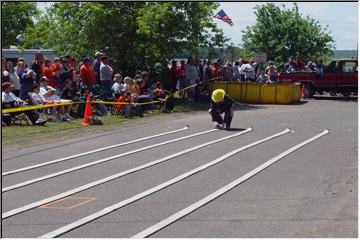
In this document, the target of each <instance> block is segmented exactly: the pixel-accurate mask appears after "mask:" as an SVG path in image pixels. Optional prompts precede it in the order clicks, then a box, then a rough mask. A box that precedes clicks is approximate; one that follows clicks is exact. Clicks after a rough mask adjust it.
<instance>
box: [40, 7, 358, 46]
mask: <svg viewBox="0 0 360 240" xmlns="http://www.w3.org/2000/svg"><path fill="white" fill-rule="evenodd" d="M265 3H266V2H265ZM265 3H264V2H220V7H219V8H218V10H220V9H223V10H224V11H225V12H226V14H227V15H228V16H229V17H230V18H231V19H232V21H233V23H234V25H233V26H232V27H231V26H230V25H228V24H226V23H224V22H222V21H220V20H218V19H214V21H215V22H216V23H217V24H218V26H219V27H220V28H221V29H223V30H224V33H225V35H226V36H227V37H229V38H231V40H230V41H231V42H233V43H234V44H235V45H238V44H240V43H241V38H242V30H244V29H245V28H246V26H252V25H254V24H255V22H256V17H255V14H254V7H255V6H256V5H261V4H265ZM274 3H275V4H276V5H279V6H280V5H281V4H285V6H286V7H289V8H291V7H292V4H293V3H291V2H284V3H276V2H274ZM297 4H298V6H299V11H300V13H302V14H303V16H307V15H309V16H310V17H312V18H314V19H316V20H318V21H319V23H320V24H321V25H322V26H324V27H325V26H326V25H329V30H330V31H331V34H332V36H333V37H334V39H335V46H336V49H337V50H355V49H356V47H357V42H358V28H359V23H358V22H359V19H358V17H359V16H358V3H357V2H298V3H297ZM38 6H39V7H40V8H41V9H44V8H45V6H46V7H48V6H51V3H49V2H48V3H46V2H40V3H38ZM215 13H217V11H216V12H214V14H215Z"/></svg>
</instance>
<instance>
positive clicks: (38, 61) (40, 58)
mask: <svg viewBox="0 0 360 240" xmlns="http://www.w3.org/2000/svg"><path fill="white" fill-rule="evenodd" d="M43 64H44V55H43V54H42V53H41V52H37V53H35V57H34V62H32V64H31V67H30V68H31V69H32V70H33V71H34V72H35V74H36V79H35V80H36V82H37V83H39V80H40V78H41V77H42V68H43Z"/></svg>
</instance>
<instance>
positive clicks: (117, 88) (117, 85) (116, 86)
mask: <svg viewBox="0 0 360 240" xmlns="http://www.w3.org/2000/svg"><path fill="white" fill-rule="evenodd" d="M111 89H112V90H113V91H114V93H115V94H116V93H119V92H120V90H121V89H124V85H123V84H122V83H118V82H115V83H114V84H113V85H112V87H111Z"/></svg>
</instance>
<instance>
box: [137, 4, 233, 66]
mask: <svg viewBox="0 0 360 240" xmlns="http://www.w3.org/2000/svg"><path fill="white" fill-rule="evenodd" d="M218 6H219V4H218V3H201V2H166V3H157V2H151V3H147V4H146V6H144V7H142V8H141V9H139V12H138V13H139V16H138V18H137V23H138V26H139V28H138V30H137V32H138V34H139V35H141V39H142V42H141V45H140V47H141V49H142V52H143V53H144V54H145V56H146V57H147V59H148V61H151V60H153V61H158V62H161V61H163V60H165V59H166V58H168V59H169V58H171V57H173V56H175V55H178V54H179V53H181V52H183V50H187V52H191V53H195V54H199V51H198V50H199V49H200V48H199V47H205V46H210V45H211V46H213V47H216V46H222V45H223V44H224V43H225V42H226V41H227V39H226V38H225V37H224V35H223V32H222V30H221V29H218V28H217V27H216V24H215V23H214V22H213V20H212V15H213V11H214V10H215V9H216V8H217V7H218ZM150 64H151V65H152V63H150Z"/></svg>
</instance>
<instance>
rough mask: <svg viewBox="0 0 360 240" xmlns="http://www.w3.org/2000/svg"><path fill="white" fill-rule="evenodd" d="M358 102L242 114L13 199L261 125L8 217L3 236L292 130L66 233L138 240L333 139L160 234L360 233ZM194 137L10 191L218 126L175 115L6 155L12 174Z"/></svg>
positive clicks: (11, 204)
mask: <svg viewBox="0 0 360 240" xmlns="http://www.w3.org/2000/svg"><path fill="white" fill-rule="evenodd" d="M357 113H358V106H357V102H356V101H344V100H331V99H321V98H318V99H316V100H309V101H307V102H304V103H302V104H298V105H241V106H237V110H236V112H235V117H234V120H233V124H232V127H233V128H236V129H234V131H214V132H210V133H207V134H203V135H200V136H195V137H193V138H189V139H184V140H180V141H177V142H174V143H170V144H166V145H163V146H158V147H154V148H151V149H147V150H144V151H141V152H137V153H133V154H130V155H127V156H123V157H119V158H115V159H112V160H111V161H108V162H104V163H101V164H98V165H94V166H89V167H87V168H83V169H79V170H77V171H74V172H71V173H66V174H64V175H60V176H56V177H53V178H49V179H46V180H44V181H40V182H37V183H33V184H30V185H28V186H24V187H20V188H18V189H14V190H10V191H7V192H3V193H2V213H3V214H4V213H6V212H8V211H10V210H13V209H17V208H20V207H23V206H25V205H27V204H30V203H33V202H36V201H39V200H42V199H45V198H48V197H50V196H54V195H57V194H60V193H63V192H66V191H68V190H70V189H74V188H77V187H80V186H82V185H85V184H88V183H90V182H93V181H96V180H99V179H103V178H105V177H108V176H110V175H113V174H116V173H119V172H122V171H125V170H128V169H131V168H134V167H137V166H140V165H143V164H146V163H149V162H152V161H155V160H158V159H160V158H164V157H166V156H168V155H170V154H174V153H177V152H180V151H183V150H185V149H189V148H191V147H194V146H198V145H200V144H203V143H206V142H209V141H212V140H216V139H219V138H221V137H225V136H229V135H232V134H235V133H238V132H240V131H242V129H246V128H248V127H249V126H252V127H253V131H251V132H249V133H246V134H244V135H240V136H237V137H234V138H232V139H228V140H223V141H221V142H218V143H215V144H212V145H209V146H206V147H204V148H201V149H198V150H195V151H192V152H190V153H186V154H184V155H181V156H178V157H175V158H173V159H169V160H168V161H166V162H162V163H159V164H157V165H154V166H151V167H149V168H146V169H142V170H140V171H137V172H134V173H130V174H128V175H126V176H122V177H119V178H116V179H113V180H111V181H109V182H106V183H103V184H100V185H98V186H94V187H92V188H89V189H86V190H84V191H81V192H79V193H76V194H73V195H71V196H69V197H66V198H63V199H60V200H58V201H56V202H53V203H50V204H45V205H42V206H41V207H36V208H33V209H31V210H28V211H25V212H22V213H19V214H17V215H14V216H10V217H7V218H5V219H2V237H5V238H18V237H21V238H34V237H39V236H42V235H44V234H46V233H49V232H52V231H54V230H56V229H59V228H61V227H63V226H65V225H68V224H70V223H73V222H75V221H77V220H79V219H81V218H84V217H86V216H89V215H91V214H93V213H96V212H98V211H100V210H102V209H104V208H107V207H109V206H111V205H114V204H116V203H118V202H121V201H123V200H126V199H128V198H131V197H133V196H134V195H137V194H139V193H143V192H144V191H146V190H148V189H150V188H153V187H155V186H157V185H159V184H162V183H164V182H167V181H168V180H170V179H172V178H174V177H177V176H179V175H181V174H183V173H185V172H188V171H191V170H193V169H195V168H197V167H199V166H201V165H203V164H206V163H208V162H210V161H212V160H214V159H217V158H219V157H221V156H223V155H225V154H227V153H228V152H230V151H232V150H234V149H238V148H240V147H242V146H245V145H247V144H251V143H253V142H255V141H257V140H261V139H264V138H265V137H268V136H271V135H273V134H275V133H278V132H281V131H282V130H284V129H286V128H290V129H291V130H292V132H290V133H287V134H284V135H282V136H280V137H277V138H275V139H272V140H269V141H267V142H264V143H261V144H259V145H256V146H253V147H251V148H249V149H246V150H244V151H241V152H239V153H237V154H235V155H233V156H231V157H229V158H227V159H225V160H223V161H222V162H220V163H218V164H216V165H214V166H211V167H209V168H207V169H204V170H203V171H200V172H198V173H195V174H193V175H191V176H188V177H186V178H185V179H183V180H181V181H179V182H177V183H175V184H173V185H171V186H169V187H167V188H164V189H162V190H160V191H158V192H155V193H152V194H150V195H148V196H146V197H144V198H142V199H140V200H138V201H135V202H132V203H130V204H129V205H127V206H124V207H122V208H120V209H118V210H116V211H113V212H111V213H109V214H107V215H105V216H103V217H100V218H97V219H95V220H93V221H91V222H89V223H86V224H85V225H83V226H81V227H77V228H75V229H73V230H71V231H69V232H67V233H64V234H62V235H60V237H64V238H83V237H85V238H103V237H111V238H129V237H131V236H134V235H136V234H137V233H139V232H141V231H143V230H145V229H147V228H149V227H151V226H153V225H154V224H156V223H158V222H159V221H162V220H164V219H166V218H168V217H169V216H171V215H173V214H175V213H177V212H179V211H181V210H183V209H184V208H186V207H188V206H190V205H191V204H193V203H195V202H197V201H198V200H200V199H202V198H204V197H206V196H208V195H209V194H211V193H213V192H215V191H216V190H218V189H220V188H222V187H223V186H225V185H227V184H228V183H230V182H232V181H234V180H235V179H237V178H239V177H241V176H243V175H244V174H247V173H249V172H250V171H251V170H253V169H254V168H257V167H258V166H260V165H262V164H263V163H265V162H266V161H268V160H270V159H272V158H273V157H275V156H277V155H279V154H280V153H282V152H284V151H286V150H288V149H289V148H291V147H293V146H295V145H297V144H299V143H301V142H303V141H305V140H307V139H309V138H311V137H313V136H315V135H317V134H318V133H321V132H322V131H323V130H324V129H329V130H330V133H329V134H327V135H325V136H323V137H321V138H319V139H317V140H315V141H314V142H311V143H309V144H308V145H306V146H304V147H302V148H300V149H298V150H297V151H295V152H293V153H291V154H289V155H287V156H285V157H284V158H283V159H281V160H279V161H278V162H276V163H274V164H273V165H271V166H269V167H268V168H266V169H264V170H263V171H261V172H260V173H258V174H256V175H255V176H253V177H251V178H249V179H248V180H246V181H245V182H243V183H241V184H239V185H238V186H236V187H235V188H233V189H231V190H230V191H229V192H227V193H225V194H223V195H221V196H220V197H218V198H216V199H215V200H213V201H211V202H210V203H208V204H206V205H204V206H202V207H201V208H199V209H197V210H195V211H194V212H192V213H190V214H188V215H187V216H185V217H183V218H181V219H179V220H177V221H175V222H174V223H172V224H171V225H169V226H167V227H165V228H163V229H161V230H160V231H158V232H155V233H154V234H153V235H151V236H150V237H156V238H164V237H165V238H198V237H201V238H210V237H216V238H218V237H219V238H245V237H247V238H253V237H258V238H260V237H269V238H278V237H281V238H283V237H286V238H308V237H311V238H318V237H334V238H345V237H346V238H347V237H358V228H357V226H358V199H357V196H358V181H357V179H358V177H357V172H358V162H357V158H358V155H357V153H358V135H357V134H358V119H357V116H358V114H357ZM185 125H189V126H190V129H189V130H185V131H182V132H178V133H174V134H169V135H165V136H161V137H157V138H153V139H149V140H145V141H141V142H137V143H133V144H129V145H126V146H121V147H116V148H113V149H109V150H106V151H102V152H98V153H94V154H90V155H87V156H83V157H79V158H74V159H71V160H68V161H65V162H61V163H56V164H52V165H48V166H44V167H41V168H37V169H32V170H28V171H24V172H20V173H16V174H12V175H7V176H3V177H2V188H4V187H8V186H11V185H14V184H17V183H20V182H24V181H28V180H31V179H34V178H38V177H41V176H44V175H48V174H52V173H55V172H58V171H62V170H65V169H68V168H72V167H76V166H79V165H82V164H86V163H90V162H93V161H96V160H99V159H104V158H107V157H111V156H114V155H118V154H121V153H125V152H129V151H132V150H134V149H140V148H143V147H147V146H150V145H152V144H156V143H160V142H164V141H168V140H172V139H175V138H179V137H183V136H187V135H190V134H195V133H199V132H202V131H206V130H209V129H211V128H212V124H211V122H210V116H209V115H208V114H207V113H206V112H196V113H186V114H169V115H166V116H162V117H161V118H160V117H155V118H151V119H147V120H145V121H144V122H142V123H139V124H138V125H135V124H128V125H126V126H122V127H119V128H117V129H113V130H112V131H110V132H104V133H101V134H94V135H87V136H82V137H78V136H74V137H72V138H71V139H68V140H65V141H62V142H54V141H52V142H50V143H48V144H45V145H34V146H32V147H27V148H24V149H17V150H14V149H7V148H3V149H2V172H3V173H4V172H7V171H10V170H14V169H19V168H22V167H26V166H30V165H34V164H39V163H43V162H48V161H50V160H54V159H58V158H62V157H66V156H69V155H73V154H78V153H82V152H86V151H90V150H93V149H96V148H100V147H106V146H109V145H114V144H118V143H121V142H126V141H130V140H134V139H138V138H142V137H145V136H150V135H154V134H158V133H161V132H166V131H171V130H175V129H180V128H183V127H184V126H185Z"/></svg>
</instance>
